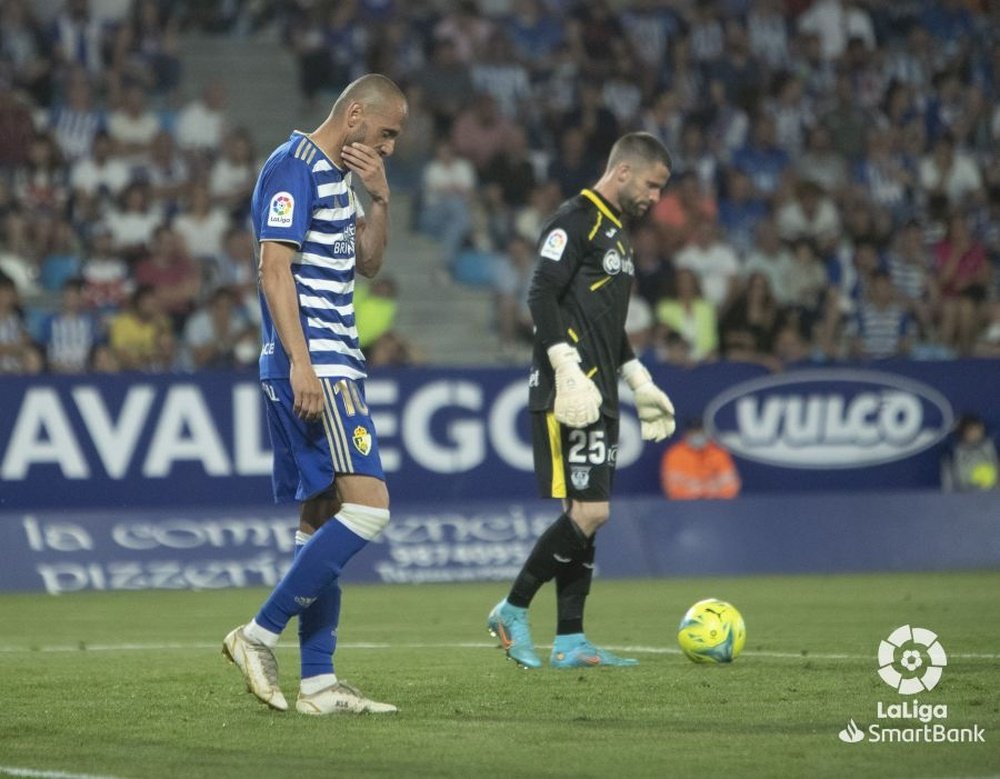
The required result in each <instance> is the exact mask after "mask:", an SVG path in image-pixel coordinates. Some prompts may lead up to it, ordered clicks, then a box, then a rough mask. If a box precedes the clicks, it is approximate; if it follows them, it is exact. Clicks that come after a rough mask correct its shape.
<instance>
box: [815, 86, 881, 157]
mask: <svg viewBox="0 0 1000 779" xmlns="http://www.w3.org/2000/svg"><path fill="white" fill-rule="evenodd" d="M819 123H820V124H821V125H822V126H823V127H824V128H825V129H826V131H827V132H828V133H829V134H830V138H831V139H832V140H833V146H834V148H835V149H836V150H837V152H838V153H839V154H840V155H841V156H842V157H843V158H844V159H845V160H847V162H848V163H849V164H850V163H853V162H855V161H856V160H857V159H858V158H859V157H860V156H861V154H862V152H864V148H865V134H866V133H867V132H868V129H869V128H870V127H872V126H873V125H874V123H875V117H873V116H872V114H871V112H870V111H868V110H867V109H866V108H864V106H862V105H860V104H859V103H858V101H857V96H856V95H855V94H854V85H853V83H852V82H851V77H850V75H849V74H848V73H847V72H840V73H838V74H837V81H836V87H835V89H834V95H833V99H832V100H831V101H830V103H829V105H828V107H827V109H826V111H824V112H823V113H822V114H820V117H819Z"/></svg>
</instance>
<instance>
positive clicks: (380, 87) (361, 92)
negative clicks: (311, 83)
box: [333, 73, 406, 115]
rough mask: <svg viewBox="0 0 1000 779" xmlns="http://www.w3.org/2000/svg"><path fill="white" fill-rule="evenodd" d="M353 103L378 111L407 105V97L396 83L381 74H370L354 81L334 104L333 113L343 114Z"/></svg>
mask: <svg viewBox="0 0 1000 779" xmlns="http://www.w3.org/2000/svg"><path fill="white" fill-rule="evenodd" d="M352 103H360V104H361V105H362V106H364V107H365V108H366V109H376V108H382V107H385V106H389V105H392V104H393V103H397V104H402V105H405V104H406V96H405V95H404V94H403V90H401V89H400V88H399V86H398V85H397V84H396V82H395V81H393V80H392V79H391V78H389V77H388V76H383V75H382V74H381V73H369V74H367V75H364V76H362V77H361V78H359V79H356V80H355V81H352V82H351V83H350V84H348V85H347V87H346V88H345V89H344V91H343V92H341V93H340V97H338V98H337V101H336V102H335V103H334V104H333V113H334V114H335V115H339V114H342V113H343V112H344V111H346V110H347V107H348V106H349V105H351V104H352Z"/></svg>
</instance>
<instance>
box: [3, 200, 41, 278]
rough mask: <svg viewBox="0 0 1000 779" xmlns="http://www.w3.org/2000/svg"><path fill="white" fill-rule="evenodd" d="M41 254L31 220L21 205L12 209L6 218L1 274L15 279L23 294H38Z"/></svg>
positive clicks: (4, 221) (4, 222)
mask: <svg viewBox="0 0 1000 779" xmlns="http://www.w3.org/2000/svg"><path fill="white" fill-rule="evenodd" d="M38 254H39V248H38V246H37V245H36V244H35V242H34V241H33V240H32V233H31V231H30V230H29V224H28V220H27V219H25V217H24V214H23V213H22V211H21V210H20V209H11V210H10V211H8V212H7V215H6V216H5V217H4V220H3V245H2V248H0V277H6V278H7V279H8V280H9V281H11V282H13V284H14V288H15V289H16V290H17V294H18V295H19V296H20V297H21V298H26V297H34V296H35V295H36V294H37V293H38V265H37V264H36V257H37V256H38Z"/></svg>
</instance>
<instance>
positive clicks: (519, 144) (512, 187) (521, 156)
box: [482, 127, 536, 207]
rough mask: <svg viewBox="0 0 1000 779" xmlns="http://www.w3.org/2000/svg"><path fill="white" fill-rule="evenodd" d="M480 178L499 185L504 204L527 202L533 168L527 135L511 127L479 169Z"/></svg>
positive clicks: (485, 182) (533, 179)
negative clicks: (481, 168) (486, 161)
mask: <svg viewBox="0 0 1000 779" xmlns="http://www.w3.org/2000/svg"><path fill="white" fill-rule="evenodd" d="M482 181H483V183H484V184H487V185H495V186H497V187H499V189H500V195H501V197H502V198H503V202H504V204H506V205H507V206H510V207H518V206H523V205H525V204H526V203H527V199H528V193H529V192H531V190H532V189H534V187H535V183H536V182H535V168H534V165H533V164H532V162H531V157H530V151H529V149H528V136H527V135H526V134H525V132H524V130H522V129H521V128H520V127H515V128H514V129H513V130H512V131H511V133H510V136H509V137H508V138H507V140H506V142H505V143H504V145H503V146H502V147H501V148H500V150H499V151H498V152H497V153H496V154H495V155H493V158H492V159H491V160H490V161H489V163H487V165H486V167H485V168H484V169H483V175H482Z"/></svg>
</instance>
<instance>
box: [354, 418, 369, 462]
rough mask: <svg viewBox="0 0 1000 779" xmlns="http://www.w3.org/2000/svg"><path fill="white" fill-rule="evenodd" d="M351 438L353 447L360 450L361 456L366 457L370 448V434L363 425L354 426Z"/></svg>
mask: <svg viewBox="0 0 1000 779" xmlns="http://www.w3.org/2000/svg"><path fill="white" fill-rule="evenodd" d="M351 440H352V441H354V448H355V449H357V450H358V451H359V452H361V455H362V456H363V457H367V456H368V453H369V452H370V451H371V450H372V434H371V433H369V432H368V430H367V429H366V428H365V427H364V426H362V425H358V426H357V427H356V428H354V435H353V436H352V438H351Z"/></svg>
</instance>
